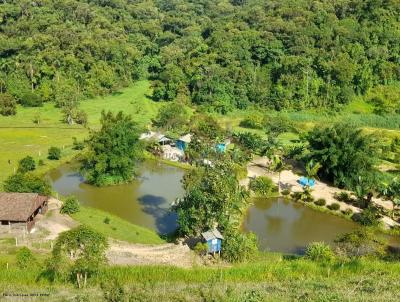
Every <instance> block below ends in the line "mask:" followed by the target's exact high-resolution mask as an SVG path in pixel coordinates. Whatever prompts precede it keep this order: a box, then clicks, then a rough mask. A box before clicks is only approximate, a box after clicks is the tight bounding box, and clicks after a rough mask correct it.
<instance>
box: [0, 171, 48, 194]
mask: <svg viewBox="0 0 400 302" xmlns="http://www.w3.org/2000/svg"><path fill="white" fill-rule="evenodd" d="M4 191H6V192H18V193H39V194H42V195H50V193H51V186H50V184H49V183H48V182H47V181H46V180H44V179H42V178H40V177H39V176H36V175H33V174H31V173H17V174H15V175H11V176H9V177H8V178H7V179H6V180H5V182H4Z"/></svg>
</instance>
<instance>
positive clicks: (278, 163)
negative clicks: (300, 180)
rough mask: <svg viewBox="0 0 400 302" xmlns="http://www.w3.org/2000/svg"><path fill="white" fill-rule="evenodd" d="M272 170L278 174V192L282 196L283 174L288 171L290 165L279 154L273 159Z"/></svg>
mask: <svg viewBox="0 0 400 302" xmlns="http://www.w3.org/2000/svg"><path fill="white" fill-rule="evenodd" d="M270 169H271V170H272V171H274V172H276V173H278V192H279V194H281V173H282V172H283V171H285V170H286V169H288V165H287V164H286V163H285V161H284V159H283V157H282V156H281V155H279V154H275V155H274V156H273V157H272V163H271V166H270Z"/></svg>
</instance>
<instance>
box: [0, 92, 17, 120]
mask: <svg viewBox="0 0 400 302" xmlns="http://www.w3.org/2000/svg"><path fill="white" fill-rule="evenodd" d="M16 113H17V102H16V101H15V99H14V98H13V96H12V95H10V94H8V93H1V94H0V114H1V115H5V116H7V115H15V114H16Z"/></svg>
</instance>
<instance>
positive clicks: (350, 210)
mask: <svg viewBox="0 0 400 302" xmlns="http://www.w3.org/2000/svg"><path fill="white" fill-rule="evenodd" d="M342 213H343V214H344V215H347V216H351V215H352V214H353V210H352V209H346V210H344V211H342Z"/></svg>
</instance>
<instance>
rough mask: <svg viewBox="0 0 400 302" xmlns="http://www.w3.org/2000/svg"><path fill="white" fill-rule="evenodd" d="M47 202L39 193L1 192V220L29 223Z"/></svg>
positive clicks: (46, 198)
mask: <svg viewBox="0 0 400 302" xmlns="http://www.w3.org/2000/svg"><path fill="white" fill-rule="evenodd" d="M46 200H48V197H46V196H41V195H39V194H37V193H5V192H0V220H5V221H27V220H28V218H29V217H30V216H31V215H32V214H33V213H34V212H35V211H36V210H37V209H38V208H39V207H40V206H41V205H42V204H43V203H44V202H45V201H46Z"/></svg>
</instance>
